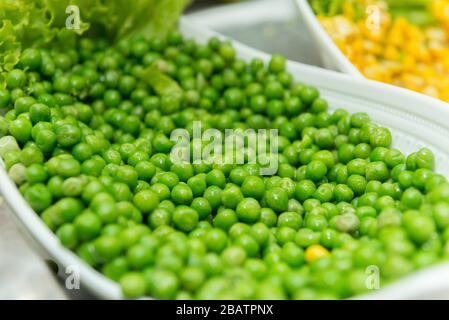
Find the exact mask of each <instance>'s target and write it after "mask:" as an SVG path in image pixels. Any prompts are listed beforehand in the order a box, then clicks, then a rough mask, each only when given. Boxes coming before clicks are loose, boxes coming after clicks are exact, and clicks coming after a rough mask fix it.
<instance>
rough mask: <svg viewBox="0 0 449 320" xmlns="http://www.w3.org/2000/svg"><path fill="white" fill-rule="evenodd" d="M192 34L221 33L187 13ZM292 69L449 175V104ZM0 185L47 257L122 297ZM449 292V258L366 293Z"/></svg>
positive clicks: (12, 190)
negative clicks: (431, 156)
mask: <svg viewBox="0 0 449 320" xmlns="http://www.w3.org/2000/svg"><path fill="white" fill-rule="evenodd" d="M180 29H181V31H182V32H183V33H184V35H185V36H186V37H191V38H195V39H196V40H197V41H199V42H205V41H206V40H207V39H208V38H209V37H210V36H213V35H216V34H215V33H213V32H210V31H206V30H204V28H198V27H197V26H195V24H193V23H192V22H191V21H189V20H188V19H186V18H183V19H182V21H181V23H180ZM234 46H235V49H236V50H237V53H238V55H239V56H240V57H241V58H243V59H246V60H249V59H252V58H255V57H259V58H262V59H264V60H265V61H267V60H268V59H269V56H268V55H267V54H265V53H262V52H260V51H257V50H254V49H252V48H249V47H247V46H244V45H242V44H239V43H236V42H234ZM287 67H288V70H289V71H290V72H291V73H292V74H293V75H294V77H295V79H296V80H298V81H302V82H305V83H308V84H310V85H314V86H316V87H318V88H319V90H320V91H321V94H322V96H323V97H324V98H326V99H327V100H328V101H329V104H330V107H331V108H338V107H342V108H346V109H347V110H349V111H350V112H356V111H366V112H368V113H369V114H370V115H371V117H372V118H373V119H374V120H375V121H377V122H378V123H380V124H382V125H385V126H387V127H389V128H391V129H392V132H393V135H394V144H395V146H396V147H398V148H400V149H401V150H402V151H404V152H406V153H409V152H412V151H415V150H417V149H418V148H420V147H422V146H428V147H429V148H430V149H432V150H433V151H434V152H435V154H436V157H437V162H438V166H437V170H438V171H439V172H441V173H443V174H445V175H446V176H449V150H448V149H447V146H449V109H448V108H447V107H446V105H445V104H444V103H443V102H441V101H438V100H435V99H432V98H429V97H426V96H423V95H419V94H415V93H413V92H410V91H406V90H403V89H400V88H397V87H393V86H389V85H385V84H381V83H377V82H374V81H370V80H365V79H357V78H354V77H351V76H347V75H344V74H341V73H336V72H332V71H326V70H323V69H320V68H317V67H311V66H307V65H302V64H299V63H296V62H288V64H287ZM0 191H1V193H2V194H3V196H4V198H5V200H6V202H7V203H8V205H9V206H10V208H11V211H12V212H13V213H14V215H15V217H16V220H17V221H18V224H19V225H20V226H21V227H22V228H21V230H22V231H23V232H24V233H25V234H26V235H27V236H29V237H30V239H31V241H32V242H33V243H34V244H35V246H36V247H38V248H39V251H40V252H41V253H42V255H43V256H44V257H49V258H51V259H52V260H54V261H55V262H56V263H57V264H58V265H59V266H60V270H62V272H61V275H62V276H64V275H65V273H64V270H66V268H67V267H70V266H72V268H73V267H75V268H77V269H78V270H79V273H80V280H81V287H82V288H84V289H88V290H89V291H90V292H91V293H92V294H94V295H95V296H97V297H99V298H104V299H117V298H121V297H122V295H121V292H120V288H119V286H118V285H117V284H116V283H114V282H112V281H110V280H108V279H107V278H106V277H104V276H102V275H101V274H100V273H99V272H97V271H96V270H94V269H93V268H91V267H90V266H88V265H87V264H85V263H84V262H83V261H82V260H81V259H80V258H78V257H77V256H76V255H75V254H74V253H73V252H71V251H70V250H68V249H66V248H64V247H63V246H62V245H61V244H60V243H59V241H58V239H57V237H56V236H55V235H54V234H53V233H52V232H51V230H50V229H48V228H47V226H46V225H45V224H44V223H43V222H42V221H41V219H40V218H39V217H38V216H37V215H36V213H34V211H33V210H32V209H31V207H30V206H29V205H28V204H27V202H26V201H25V199H24V198H23V197H22V196H21V195H20V193H19V191H18V189H17V187H16V186H15V184H14V183H13V182H12V181H11V180H10V179H9V178H8V176H7V174H6V172H5V170H4V169H3V168H1V169H0ZM441 292H445V293H446V294H448V293H449V264H441V265H438V266H435V267H432V268H429V269H425V270H423V271H419V272H417V273H414V274H412V275H410V276H407V277H405V278H403V279H401V280H399V281H398V282H396V283H395V284H393V285H390V286H388V287H386V288H383V289H382V290H379V291H376V292H373V293H371V294H370V295H366V296H363V297H361V298H382V299H394V298H402V299H408V298H429V297H436V298H438V297H440V298H441V297H442V295H441V294H442V293H441Z"/></svg>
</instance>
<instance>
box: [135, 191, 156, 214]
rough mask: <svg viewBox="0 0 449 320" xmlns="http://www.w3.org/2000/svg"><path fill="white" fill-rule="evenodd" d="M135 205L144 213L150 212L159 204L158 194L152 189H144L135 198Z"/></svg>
mask: <svg viewBox="0 0 449 320" xmlns="http://www.w3.org/2000/svg"><path fill="white" fill-rule="evenodd" d="M133 202H134V205H135V206H136V207H137V208H138V209H139V210H141V211H142V212H144V213H149V212H151V211H153V210H154V209H156V208H157V206H158V205H159V197H158V195H157V194H156V193H155V192H154V191H151V190H142V191H140V192H139V193H137V194H136V195H135V196H134V198H133Z"/></svg>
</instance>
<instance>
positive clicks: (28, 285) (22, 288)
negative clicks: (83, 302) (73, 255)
mask: <svg viewBox="0 0 449 320" xmlns="http://www.w3.org/2000/svg"><path fill="white" fill-rule="evenodd" d="M1 202H2V204H1V205H0V300H3V299H20V300H22V299H52V300H54V299H65V298H66V297H67V296H66V294H65V292H64V290H63V289H62V288H61V286H60V285H59V284H58V282H57V281H56V278H55V277H54V275H53V273H52V272H51V270H50V269H49V268H48V267H47V265H46V263H45V262H44V260H42V259H41V257H39V256H38V255H37V254H36V252H35V251H34V250H32V249H31V247H30V246H29V244H28V243H27V242H26V241H25V239H24V237H23V236H22V234H20V233H19V232H18V230H17V227H16V225H15V223H14V221H13V219H12V214H11V212H10V210H9V208H8V207H7V206H6V205H5V204H4V203H3V201H1Z"/></svg>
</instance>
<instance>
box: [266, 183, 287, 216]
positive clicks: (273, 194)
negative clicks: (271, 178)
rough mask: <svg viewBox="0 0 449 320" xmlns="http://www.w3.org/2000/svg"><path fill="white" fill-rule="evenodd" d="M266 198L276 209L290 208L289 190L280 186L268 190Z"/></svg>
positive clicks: (271, 206) (279, 210)
mask: <svg viewBox="0 0 449 320" xmlns="http://www.w3.org/2000/svg"><path fill="white" fill-rule="evenodd" d="M264 199H265V201H266V203H267V205H268V206H269V207H270V208H271V209H273V210H274V211H277V212H282V211H285V210H287V209H288V195H287V192H286V191H285V190H284V189H282V188H280V187H275V188H272V189H269V190H267V191H266V192H265V196H264Z"/></svg>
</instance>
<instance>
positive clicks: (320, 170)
mask: <svg viewBox="0 0 449 320" xmlns="http://www.w3.org/2000/svg"><path fill="white" fill-rule="evenodd" d="M326 173H327V167H326V165H325V164H324V163H323V162H321V161H316V160H314V161H311V162H310V163H309V164H308V165H307V167H306V178H307V179H310V180H313V181H319V180H321V179H323V178H324V176H325V175H326Z"/></svg>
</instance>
